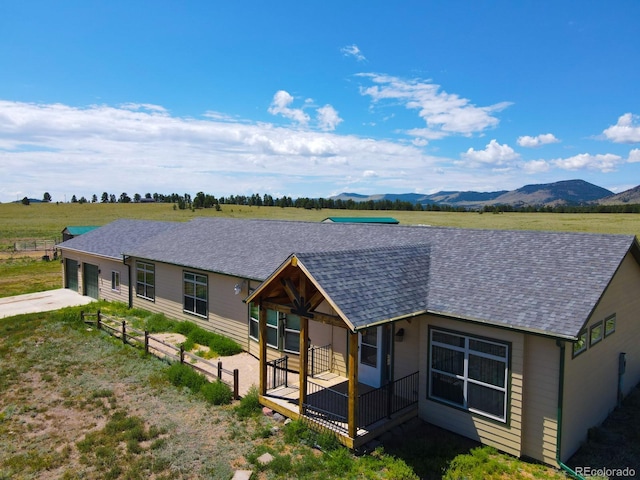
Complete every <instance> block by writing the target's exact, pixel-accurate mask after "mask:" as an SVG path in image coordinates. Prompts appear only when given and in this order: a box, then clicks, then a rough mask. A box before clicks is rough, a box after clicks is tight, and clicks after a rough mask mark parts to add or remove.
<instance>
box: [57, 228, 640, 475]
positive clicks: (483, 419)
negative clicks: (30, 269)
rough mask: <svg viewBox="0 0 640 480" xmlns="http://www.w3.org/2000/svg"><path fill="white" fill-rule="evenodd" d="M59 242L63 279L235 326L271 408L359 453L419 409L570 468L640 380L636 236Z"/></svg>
mask: <svg viewBox="0 0 640 480" xmlns="http://www.w3.org/2000/svg"><path fill="white" fill-rule="evenodd" d="M59 247H60V249H61V251H62V253H63V256H64V263H63V265H64V267H65V286H67V287H68V288H75V289H80V290H84V289H85V287H84V286H83V284H84V283H86V282H87V281H88V280H87V278H89V277H87V273H86V272H87V269H88V270H89V272H90V274H91V275H93V276H95V277H96V280H95V281H93V280H91V282H93V283H97V295H98V296H99V297H100V298H106V299H109V300H120V301H125V302H128V304H129V305H130V306H132V307H141V308H145V309H147V310H152V311H158V312H164V313H166V314H167V315H169V316H170V317H173V318H177V319H183V320H186V319H188V320H191V321H194V322H196V323H198V324H199V325H201V326H203V327H204V328H207V329H210V330H213V331H216V332H219V333H223V334H225V335H227V336H229V337H231V338H234V339H235V340H236V341H238V342H239V343H240V344H241V345H242V346H243V347H244V348H245V349H246V350H247V351H248V352H250V353H251V354H253V355H255V356H256V357H258V358H259V359H260V364H261V372H260V385H259V390H260V399H261V402H262V403H263V404H265V405H268V406H269V407H271V408H273V409H274V410H276V411H279V412H280V413H283V414H284V415H287V416H290V417H294V418H298V417H304V418H306V419H307V420H308V421H309V422H311V423H315V424H316V425H318V426H319V427H320V428H328V429H331V430H333V431H336V432H338V434H339V438H340V439H341V441H342V442H343V443H344V444H346V445H348V446H350V447H353V448H357V447H359V446H361V445H363V444H364V443H365V442H367V441H369V440H370V439H371V438H373V437H375V436H378V435H380V434H381V433H383V432H384V431H386V430H388V429H390V428H393V427H394V426H396V425H397V424H399V423H401V422H404V421H406V420H407V419H409V418H412V417H414V416H419V417H420V418H422V419H424V420H426V421H428V422H430V423H433V424H435V425H438V426H440V427H443V428H446V429H448V430H451V431H454V432H457V433H459V434H462V435H464V436H467V437H469V438H473V439H476V440H479V441H481V442H483V443H485V444H488V445H493V446H495V447H496V448H498V449H499V450H502V451H504V452H507V453H510V454H512V455H515V456H517V457H528V458H532V459H535V460H539V461H542V462H545V463H548V464H557V463H558V462H563V461H565V460H566V459H568V458H569V457H570V456H571V455H572V454H573V453H574V452H575V451H576V450H577V449H578V448H579V446H580V444H581V442H583V441H584V440H585V439H586V436H587V432H588V430H589V428H590V427H592V426H595V425H598V424H599V423H601V422H602V421H603V420H604V419H605V418H606V416H607V415H608V414H609V412H610V411H611V410H612V409H613V408H615V407H616V405H617V404H618V402H619V400H620V398H621V397H622V396H624V395H626V394H627V393H628V392H629V391H630V390H631V389H632V388H633V387H634V386H635V385H636V384H637V383H638V382H639V381H640V351H639V350H640V349H639V347H638V345H640V318H639V316H638V313H637V312H640V295H638V291H639V289H640V246H639V244H638V242H637V240H636V238H635V237H634V236H631V235H603V234H584V233H565V232H532V231H494V230H470V229H456V228H443V227H421V226H399V225H384V224H358V223H310V222H309V223H307V222H291V221H273V220H271V221H269V220H236V219H228V218H198V219H194V220H191V221H190V222H186V223H169V222H142V221H132V220H119V221H117V222H113V223H112V224H109V225H106V226H104V227H102V228H100V229H97V230H94V231H92V232H89V233H87V234H85V235H82V236H80V237H77V238H74V239H72V240H69V241H68V242H65V243H63V244H61V245H60V246H59ZM91 272H93V273H91ZM114 272H115V273H117V274H118V277H119V282H118V283H117V287H118V288H117V289H116V288H114V287H116V285H115V284H114V276H113V275H114ZM74 279H75V283H74Z"/></svg>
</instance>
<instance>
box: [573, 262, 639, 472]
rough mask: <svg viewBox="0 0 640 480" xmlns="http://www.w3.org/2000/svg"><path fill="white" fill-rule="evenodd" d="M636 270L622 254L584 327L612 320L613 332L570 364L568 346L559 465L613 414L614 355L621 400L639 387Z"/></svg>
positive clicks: (615, 379) (614, 386) (637, 268)
mask: <svg viewBox="0 0 640 480" xmlns="http://www.w3.org/2000/svg"><path fill="white" fill-rule="evenodd" d="M638 292H640V265H638V263H637V262H636V260H635V259H634V258H633V256H632V255H631V254H627V256H626V258H625V259H624V261H623V262H622V265H621V266H620V268H619V270H618V272H617V274H616V275H615V276H614V278H613V279H612V281H611V283H610V285H609V288H608V289H607V291H606V292H605V294H604V296H603V297H602V299H601V301H600V303H599V304H598V307H597V308H596V309H595V311H594V312H593V315H592V316H591V318H590V319H589V322H588V326H589V327H591V326H592V325H594V324H595V323H597V322H599V321H601V320H604V319H605V318H607V317H608V316H609V315H612V314H615V315H616V331H615V333H613V334H612V335H610V336H608V337H606V338H604V339H603V340H602V341H600V342H599V343H597V344H595V345H593V346H590V347H589V348H588V349H587V351H585V352H583V353H581V354H580V355H578V356H577V357H576V358H572V353H571V350H572V348H571V344H567V352H566V355H567V356H566V364H565V382H564V408H563V426H562V459H563V460H566V459H567V458H569V457H570V456H571V455H572V454H573V453H574V452H575V451H576V450H577V449H578V448H579V447H580V444H581V443H582V442H584V441H585V440H586V438H587V431H588V429H589V428H590V427H593V426H596V425H599V424H600V423H601V422H602V421H603V420H604V419H605V418H606V417H607V415H608V414H609V413H610V412H611V411H612V410H613V409H614V408H615V406H616V402H617V388H618V355H619V354H620V352H625V353H626V354H627V355H626V358H627V369H626V373H625V375H624V392H625V394H627V393H629V391H630V390H631V389H632V388H633V387H634V386H635V385H637V384H638V382H639V381H640V351H639V350H638V345H640V295H639V294H638Z"/></svg>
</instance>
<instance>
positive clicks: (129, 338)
mask: <svg viewBox="0 0 640 480" xmlns="http://www.w3.org/2000/svg"><path fill="white" fill-rule="evenodd" d="M80 317H81V318H82V321H83V322H84V323H87V324H95V325H96V328H97V329H98V330H104V331H106V332H108V333H109V334H111V335H113V336H114V337H117V338H120V339H122V343H125V344H129V345H134V346H139V347H141V348H144V351H145V353H150V354H152V355H155V356H156V357H158V358H168V359H170V360H174V361H179V362H180V363H182V364H184V365H189V366H190V367H191V368H193V369H194V370H197V371H198V372H200V373H202V374H203V375H204V376H205V377H207V378H209V379H218V380H220V381H222V382H225V383H226V384H227V385H229V386H230V387H232V388H233V398H235V399H236V400H238V399H239V398H240V395H239V393H238V392H239V384H240V381H239V378H240V375H239V372H238V369H237V368H235V369H233V370H227V369H224V368H222V361H221V360H218V363H217V364H215V363H213V362H210V361H208V360H206V359H204V358H202V357H199V356H198V355H194V354H193V353H191V352H187V351H185V349H184V347H183V346H182V345H179V346H176V345H173V344H171V343H169V342H166V341H164V340H163V339H161V338H159V337H155V336H153V335H151V334H149V332H148V331H147V330H144V331H143V330H138V329H136V328H133V327H131V326H128V325H127V321H126V320H122V321H120V320H119V319H115V318H113V317H109V316H107V315H104V314H102V313H101V312H100V310H98V311H97V312H96V313H87V312H84V311H82V312H80ZM185 358H187V359H189V360H190V361H186V362H185ZM203 365H204V366H203ZM206 367H208V368H206ZM223 375H226V376H227V377H230V378H225V377H223Z"/></svg>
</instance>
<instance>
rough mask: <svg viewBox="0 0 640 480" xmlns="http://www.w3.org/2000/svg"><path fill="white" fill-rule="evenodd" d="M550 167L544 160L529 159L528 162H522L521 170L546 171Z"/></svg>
mask: <svg viewBox="0 0 640 480" xmlns="http://www.w3.org/2000/svg"><path fill="white" fill-rule="evenodd" d="M550 169H551V165H549V162H547V161H546V160H531V161H529V162H523V163H522V170H524V172H525V173H532V174H535V173H542V172H548V171H549V170H550Z"/></svg>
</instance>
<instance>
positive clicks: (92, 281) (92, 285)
mask: <svg viewBox="0 0 640 480" xmlns="http://www.w3.org/2000/svg"><path fill="white" fill-rule="evenodd" d="M82 285H83V286H84V288H83V290H84V294H85V295H86V296H88V297H91V298H95V299H96V300H97V299H98V266H97V265H91V264H90V263H85V264H84V277H83V282H82Z"/></svg>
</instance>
